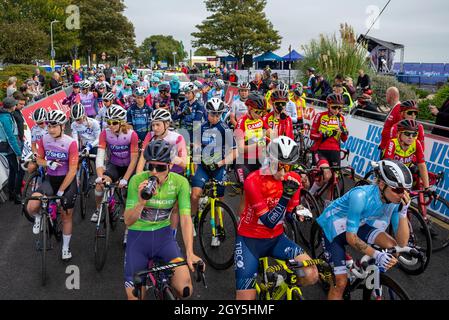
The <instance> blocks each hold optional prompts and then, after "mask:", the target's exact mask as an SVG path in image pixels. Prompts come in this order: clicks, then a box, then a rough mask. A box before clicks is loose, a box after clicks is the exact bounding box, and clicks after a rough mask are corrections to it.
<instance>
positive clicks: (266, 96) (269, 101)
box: [265, 90, 273, 110]
mask: <svg viewBox="0 0 449 320" xmlns="http://www.w3.org/2000/svg"><path fill="white" fill-rule="evenodd" d="M272 94H273V90H268V92H267V93H266V95H265V100H266V101H267V110H272V109H273V105H272V103H271V95H272Z"/></svg>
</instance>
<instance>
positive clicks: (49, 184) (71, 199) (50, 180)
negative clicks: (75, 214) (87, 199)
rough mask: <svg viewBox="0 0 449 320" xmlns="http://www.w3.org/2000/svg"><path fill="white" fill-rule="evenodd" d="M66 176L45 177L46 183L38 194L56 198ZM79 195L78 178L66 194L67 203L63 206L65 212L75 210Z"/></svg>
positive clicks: (38, 190) (41, 186)
mask: <svg viewBox="0 0 449 320" xmlns="http://www.w3.org/2000/svg"><path fill="white" fill-rule="evenodd" d="M64 179H65V176H49V175H46V176H45V180H44V182H43V183H42V184H41V185H40V187H39V188H38V189H37V191H36V192H38V193H41V194H45V195H47V196H55V195H56V194H57V193H58V191H59V188H60V187H61V185H62V183H63V181H64ZM77 195H78V187H77V185H76V178H75V179H73V181H72V183H71V184H70V185H69V186H68V188H67V189H66V190H65V192H64V195H63V196H64V198H65V199H66V201H65V202H64V203H63V204H62V207H63V208H64V210H67V209H73V208H75V202H76V197H77Z"/></svg>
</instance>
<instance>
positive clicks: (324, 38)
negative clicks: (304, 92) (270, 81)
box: [297, 24, 369, 84]
mask: <svg viewBox="0 0 449 320" xmlns="http://www.w3.org/2000/svg"><path fill="white" fill-rule="evenodd" d="M302 49H303V51H304V53H305V58H304V60H303V61H301V62H299V63H298V64H297V67H298V68H299V69H300V70H301V71H303V74H305V71H306V70H307V68H309V67H314V68H316V69H317V70H318V72H319V73H320V74H322V75H323V76H324V77H325V78H327V80H329V81H330V83H331V84H332V82H333V79H334V77H335V76H336V75H337V74H341V75H343V76H345V77H346V76H349V77H351V78H353V79H356V78H357V76H358V71H359V70H360V69H364V70H368V69H369V68H368V65H367V61H366V55H367V50H366V47H365V46H364V45H361V44H358V43H357V41H356V37H355V33H354V29H353V28H352V27H351V26H349V25H347V24H341V25H340V39H337V36H336V35H335V34H334V35H333V36H328V35H323V34H321V35H320V38H319V40H312V41H311V42H310V43H309V44H308V45H304V46H302ZM302 80H304V79H302Z"/></svg>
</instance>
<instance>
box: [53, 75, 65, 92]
mask: <svg viewBox="0 0 449 320" xmlns="http://www.w3.org/2000/svg"><path fill="white" fill-rule="evenodd" d="M60 87H62V81H61V76H60V75H59V73H58V72H54V73H53V77H52V78H51V81H50V90H55V89H58V88H60ZM55 91H57V90H55Z"/></svg>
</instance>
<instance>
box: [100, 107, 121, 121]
mask: <svg viewBox="0 0 449 320" xmlns="http://www.w3.org/2000/svg"><path fill="white" fill-rule="evenodd" d="M105 118H106V120H120V121H123V120H125V119H126V110H125V109H123V108H122V107H120V106H119V105H116V104H113V105H112V106H110V107H109V108H108V110H106V115H105Z"/></svg>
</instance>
